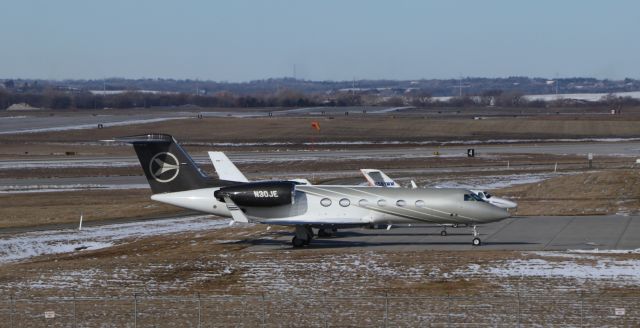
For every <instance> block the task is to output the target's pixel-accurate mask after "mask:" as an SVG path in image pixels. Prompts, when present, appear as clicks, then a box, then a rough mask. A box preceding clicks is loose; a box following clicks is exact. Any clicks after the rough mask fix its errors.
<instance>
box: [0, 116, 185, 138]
mask: <svg viewBox="0 0 640 328" xmlns="http://www.w3.org/2000/svg"><path fill="white" fill-rule="evenodd" d="M186 118H187V117H159V118H149V119H141V120H125V121H120V122H109V123H102V126H103V127H113V126H123V125H133V124H148V123H156V122H163V121H169V120H181V119H186ZM96 127H97V124H96V123H91V124H70V125H64V126H55V127H46V128H35V129H18V130H5V131H0V134H17V133H38V132H54V131H67V130H86V129H95V128H96Z"/></svg>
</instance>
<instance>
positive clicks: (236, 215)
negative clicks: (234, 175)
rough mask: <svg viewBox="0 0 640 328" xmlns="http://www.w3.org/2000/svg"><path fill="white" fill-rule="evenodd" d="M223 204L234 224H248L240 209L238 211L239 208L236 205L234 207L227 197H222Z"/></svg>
mask: <svg viewBox="0 0 640 328" xmlns="http://www.w3.org/2000/svg"><path fill="white" fill-rule="evenodd" d="M224 202H225V204H227V208H228V209H229V212H231V217H232V218H233V221H234V222H241V223H249V219H247V216H246V215H244V213H243V212H242V209H240V207H238V205H236V203H234V202H233V201H232V200H231V198H229V196H224Z"/></svg>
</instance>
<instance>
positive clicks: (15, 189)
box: [0, 183, 149, 194]
mask: <svg viewBox="0 0 640 328" xmlns="http://www.w3.org/2000/svg"><path fill="white" fill-rule="evenodd" d="M147 188H149V184H147V183H144V184H142V183H130V184H71V185H20V186H0V194H25V193H36V192H59V191H77V190H123V189H147Z"/></svg>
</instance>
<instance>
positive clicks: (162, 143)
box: [113, 133, 228, 194]
mask: <svg viewBox="0 0 640 328" xmlns="http://www.w3.org/2000/svg"><path fill="white" fill-rule="evenodd" d="M113 141H116V142H125V143H130V144H132V145H133V148H134V149H135V151H136V154H137V155H138V160H139V161H140V165H141V166H142V169H143V170H144V174H145V176H146V177H147V181H148V182H149V185H150V186H151V190H152V191H153V193H154V194H158V193H165V192H177V191H185V190H192V189H200V188H207V187H214V186H221V185H225V184H228V183H225V182H226V181H223V180H213V179H211V178H209V177H208V176H207V175H206V174H205V173H204V172H203V171H202V170H201V169H200V168H199V167H198V166H197V165H196V163H195V162H194V161H193V159H192V158H191V156H189V154H188V153H187V152H186V151H185V150H184V149H183V148H182V147H180V145H179V144H178V143H177V142H176V140H175V139H174V138H173V137H172V136H171V135H168V134H157V133H151V134H143V135H135V136H128V137H119V138H115V139H114V140H113Z"/></svg>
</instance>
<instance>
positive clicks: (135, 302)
mask: <svg viewBox="0 0 640 328" xmlns="http://www.w3.org/2000/svg"><path fill="white" fill-rule="evenodd" d="M137 327H138V294H137V293H133V328H137Z"/></svg>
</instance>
